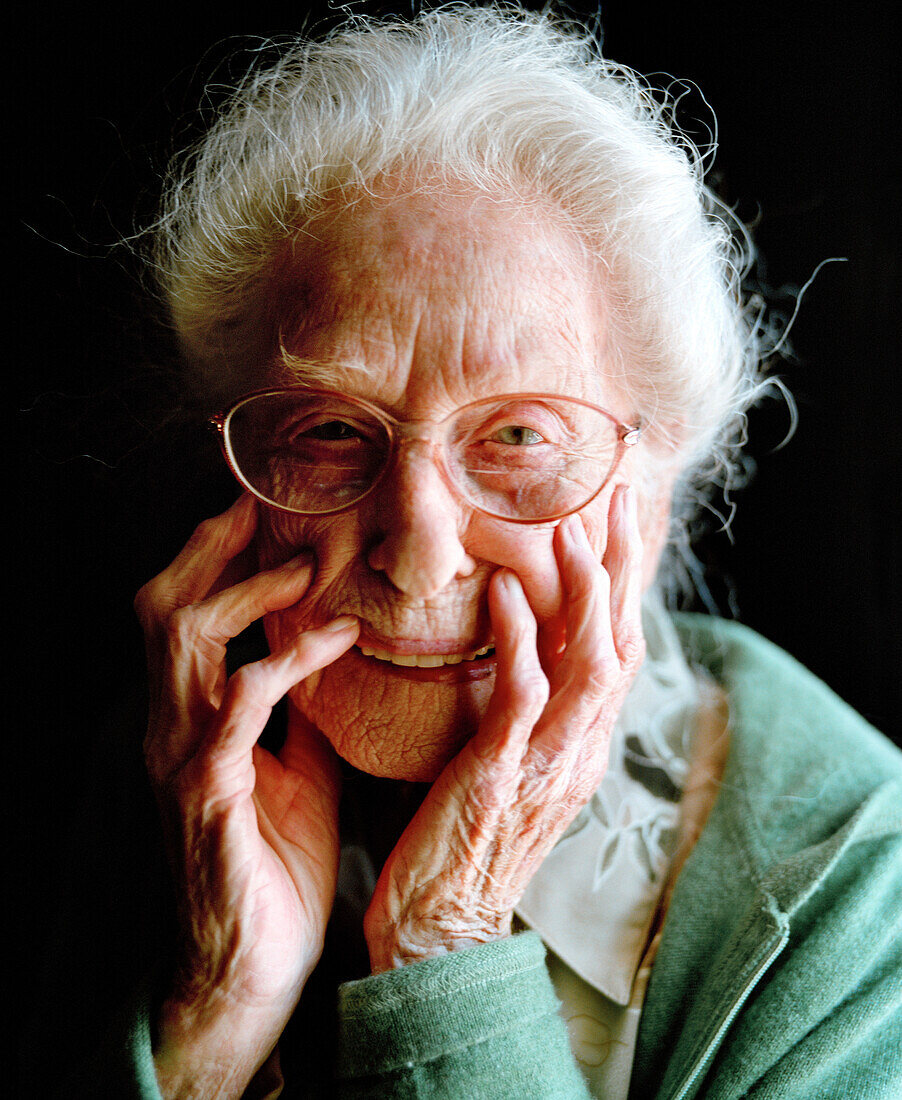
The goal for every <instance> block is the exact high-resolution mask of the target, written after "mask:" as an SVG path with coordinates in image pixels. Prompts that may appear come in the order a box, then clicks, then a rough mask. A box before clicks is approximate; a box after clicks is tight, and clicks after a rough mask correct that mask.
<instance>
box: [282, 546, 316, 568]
mask: <svg viewBox="0 0 902 1100" xmlns="http://www.w3.org/2000/svg"><path fill="white" fill-rule="evenodd" d="M285 564H286V566H288V568H289V569H300V568H302V567H303V566H305V565H312V564H313V551H312V550H302V551H301V552H300V554H298V555H296V556H295V557H293V558H290V559H289V560H288V561H287V562H285Z"/></svg>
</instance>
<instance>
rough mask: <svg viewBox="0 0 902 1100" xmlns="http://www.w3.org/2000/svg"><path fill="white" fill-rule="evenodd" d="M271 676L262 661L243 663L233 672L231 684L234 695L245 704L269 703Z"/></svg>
mask: <svg viewBox="0 0 902 1100" xmlns="http://www.w3.org/2000/svg"><path fill="white" fill-rule="evenodd" d="M270 680H271V677H270V675H269V672H268V670H267V668H266V665H265V664H264V663H263V662H262V661H257V662H255V663H253V664H249V665H242V666H241V668H239V669H238V670H237V671H236V672H234V673H232V676H231V679H230V681H229V685H230V688H231V692H232V694H233V697H234V698H235V699H236V700H240V701H241V702H243V703H245V704H255V703H256V704H267V696H268V688H269V686H270Z"/></svg>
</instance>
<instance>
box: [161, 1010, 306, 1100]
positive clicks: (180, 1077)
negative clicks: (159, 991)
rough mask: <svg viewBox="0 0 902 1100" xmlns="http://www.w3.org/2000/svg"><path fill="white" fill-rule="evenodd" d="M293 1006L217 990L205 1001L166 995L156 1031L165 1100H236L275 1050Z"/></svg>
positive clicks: (162, 1091)
mask: <svg viewBox="0 0 902 1100" xmlns="http://www.w3.org/2000/svg"><path fill="white" fill-rule="evenodd" d="M293 1007H294V1005H293V1004H292V1005H291V1006H290V1007H286V1006H282V1007H281V1008H278V1009H277V1008H275V1007H273V1008H267V1009H266V1010H263V1009H261V1008H256V1007H255V1008H251V1007H249V1006H247V1005H243V1004H240V1003H238V1002H236V1001H234V1000H233V999H230V998H229V997H227V996H226V995H224V994H216V993H214V994H213V996H212V997H210V998H208V999H207V1000H206V1001H205V1002H204V1003H197V1002H186V1001H184V1000H180V999H178V998H176V997H169V998H166V999H165V1000H164V1001H163V1002H162V1004H161V1005H160V1007H159V1010H158V1012H157V1014H156V1026H155V1029H154V1035H153V1060H154V1070H155V1072H156V1076H157V1085H158V1087H159V1090H160V1093H161V1095H162V1096H163V1098H164V1100H193V1098H198V1100H200V1098H201V1097H203V1098H204V1100H206V1098H210V1097H216V1098H221V1100H226V1098H232V1097H234V1098H235V1100H237V1098H239V1097H241V1096H242V1095H243V1093H244V1091H245V1089H246V1088H247V1086H248V1084H249V1082H250V1081H251V1079H252V1078H253V1076H254V1074H255V1073H256V1072H257V1070H258V1069H259V1068H260V1066H261V1065H262V1064H263V1063H264V1062H265V1061H266V1059H267V1057H268V1056H269V1055H270V1053H271V1052H272V1050H273V1048H274V1047H275V1045H276V1043H277V1042H278V1040H279V1037H280V1035H281V1033H282V1031H283V1029H284V1027H285V1024H286V1023H287V1020H288V1017H289V1016H290V1015H291V1011H292V1009H293Z"/></svg>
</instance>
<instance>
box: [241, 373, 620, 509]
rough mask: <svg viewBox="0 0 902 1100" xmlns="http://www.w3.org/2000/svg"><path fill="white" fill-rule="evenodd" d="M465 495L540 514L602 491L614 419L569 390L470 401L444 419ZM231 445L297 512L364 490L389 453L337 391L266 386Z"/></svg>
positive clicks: (369, 422) (249, 403)
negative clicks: (307, 392) (270, 390)
mask: <svg viewBox="0 0 902 1100" xmlns="http://www.w3.org/2000/svg"><path fill="white" fill-rule="evenodd" d="M442 432H443V459H444V464H445V469H446V472H447V474H448V476H449V477H450V478H451V480H452V481H453V482H454V484H455V486H456V487H457V489H458V490H459V491H460V494H461V496H463V497H464V499H466V500H467V501H469V502H470V503H471V504H473V505H474V506H475V507H477V508H479V509H481V510H483V511H485V512H489V513H491V514H492V515H496V516H502V517H504V518H508V519H513V520H521V521H522V520H540V519H543V518H548V517H552V516H558V515H562V514H564V513H566V512H568V511H574V510H576V509H578V508H580V507H582V505H583V504H585V503H586V502H587V501H589V500H591V498H592V497H593V496H594V495H595V494H596V493H597V492H598V490H599V489H600V488H601V486H602V485H603V484H604V482H605V480H606V479H607V477H608V475H609V473H610V471H611V468H612V466H613V464H614V460H615V458H616V455H617V446H618V433H617V426H616V424H615V423H614V422H613V421H612V420H611V419H609V418H608V417H607V416H605V415H604V413H602V412H600V411H599V410H597V409H594V408H592V407H589V406H586V405H582V404H581V403H580V402H578V401H568V400H567V399H566V398H554V399H549V398H535V397H523V398H515V399H513V400H511V399H508V400H506V401H504V402H499V401H498V400H497V399H493V400H488V401H484V402H478V403H476V404H472V405H467V406H465V407H464V408H463V409H461V410H459V412H457V413H456V414H454V415H453V416H452V417H450V418H449V419H448V420H446V421H445V422H444V424H443V425H442ZM226 446H227V448H228V451H229V454H230V456H231V459H232V462H233V464H234V466H235V468H236V470H237V471H238V472H239V474H240V477H241V478H242V479H243V480H244V481H245V483H246V484H247V485H248V486H249V487H250V488H251V489H252V490H253V491H254V492H255V493H257V494H258V495H259V496H261V497H262V498H263V499H264V500H267V501H269V502H270V503H272V504H275V505H277V506H279V507H281V508H287V509H289V510H291V511H296V512H301V513H307V514H316V513H326V512H332V511H336V510H338V509H341V508H344V507H347V506H349V505H351V504H353V503H354V502H355V501H356V500H359V499H360V498H361V497H362V496H364V495H365V494H366V493H367V491H368V490H369V489H370V488H371V487H372V486H373V484H374V483H375V481H376V480H377V479H378V478H379V477H380V476H381V474H382V473H383V471H384V469H385V465H386V463H387V462H388V460H389V457H390V454H391V440H390V436H389V429H388V427H387V425H386V424H385V423H384V422H383V421H382V420H381V419H380V418H379V417H378V416H376V415H375V414H374V413H373V412H371V411H370V410H369V409H367V408H365V407H364V406H361V405H357V404H356V403H354V402H352V401H347V400H344V399H342V398H341V396H340V395H336V396H334V397H333V396H324V395H322V394H316V395H310V396H307V395H303V394H298V393H296V392H293V393H271V394H260V395H256V396H254V397H251V398H248V399H247V400H246V401H244V402H243V403H242V404H240V405H238V406H237V408H236V409H234V410H233V412H232V413H231V415H230V417H229V420H228V425H227V431H226Z"/></svg>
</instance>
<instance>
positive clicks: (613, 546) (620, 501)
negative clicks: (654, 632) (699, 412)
mask: <svg viewBox="0 0 902 1100" xmlns="http://www.w3.org/2000/svg"><path fill="white" fill-rule="evenodd" d="M637 511H638V510H637V501H636V492H635V490H634V489H632V488H630V486H628V485H623V486H620V487H618V491H617V493H616V494H615V496H614V499H613V500H612V502H611V513H610V519H609V523H608V530H609V532H610V535H609V539H608V546H607V550H606V552H605V556H604V566H605V569H606V570H607V572H608V574H609V576H610V578H611V630H612V634H613V639H614V647H615V648H616V650H617V655H618V657H619V658H620V662H621V664H622V665H623V666H625V667H629V668H632V667H636V668H638V666H639V664H641V662H642V658H643V656H644V653H645V644H644V639H643V636H642V611H641V608H642V590H643V575H642V537H641V534H640V531H639V518H638V514H637Z"/></svg>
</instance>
